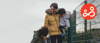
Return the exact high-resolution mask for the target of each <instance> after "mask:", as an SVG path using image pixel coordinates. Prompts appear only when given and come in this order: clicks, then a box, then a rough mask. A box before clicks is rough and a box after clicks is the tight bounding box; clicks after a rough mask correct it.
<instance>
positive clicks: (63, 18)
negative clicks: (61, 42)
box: [46, 8, 71, 37]
mask: <svg viewBox="0 0 100 43" xmlns="http://www.w3.org/2000/svg"><path fill="white" fill-rule="evenodd" d="M49 10H50V9H47V10H46V13H47V14H51V13H50V12H49ZM56 13H58V14H60V26H59V29H60V31H61V32H62V34H61V36H64V37H65V33H64V32H63V30H62V28H64V27H67V28H69V27H70V23H69V18H70V16H71V12H69V11H65V9H64V8H61V9H59V10H58V11H57V12H56Z"/></svg>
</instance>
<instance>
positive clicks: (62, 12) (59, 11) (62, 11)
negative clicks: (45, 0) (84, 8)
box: [58, 8, 66, 16]
mask: <svg viewBox="0 0 100 43" xmlns="http://www.w3.org/2000/svg"><path fill="white" fill-rule="evenodd" d="M58 13H59V14H60V15H61V16H62V15H64V14H66V11H65V9H64V8H60V9H59V10H58Z"/></svg>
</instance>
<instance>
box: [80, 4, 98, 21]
mask: <svg viewBox="0 0 100 43" xmlns="http://www.w3.org/2000/svg"><path fill="white" fill-rule="evenodd" d="M96 15H97V9H96V7H95V6H94V5H93V4H90V3H88V4H85V5H84V6H83V7H82V8H81V16H82V17H83V18H84V19H86V20H92V19H93V18H95V17H96Z"/></svg>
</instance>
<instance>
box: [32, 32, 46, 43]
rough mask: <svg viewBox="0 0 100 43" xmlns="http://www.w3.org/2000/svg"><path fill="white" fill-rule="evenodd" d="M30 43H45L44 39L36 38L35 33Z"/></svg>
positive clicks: (36, 34)
mask: <svg viewBox="0 0 100 43" xmlns="http://www.w3.org/2000/svg"><path fill="white" fill-rule="evenodd" d="M31 43H45V41H44V39H43V38H41V37H39V36H38V33H37V32H35V34H34V36H33V39H32V41H31Z"/></svg>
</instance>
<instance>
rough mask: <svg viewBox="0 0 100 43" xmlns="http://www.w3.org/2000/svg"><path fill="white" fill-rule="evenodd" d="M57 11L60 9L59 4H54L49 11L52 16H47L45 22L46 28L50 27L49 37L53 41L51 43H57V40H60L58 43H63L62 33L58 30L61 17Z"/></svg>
mask: <svg viewBox="0 0 100 43" xmlns="http://www.w3.org/2000/svg"><path fill="white" fill-rule="evenodd" d="M57 9H58V5H57V3H52V4H51V5H50V10H49V12H50V13H51V14H47V15H46V17H45V22H44V26H46V27H50V29H49V36H50V39H51V43H56V38H57V40H58V43H62V37H61V34H62V33H61V31H60V30H59V28H58V27H59V20H60V15H59V14H57V13H56V11H57Z"/></svg>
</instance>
